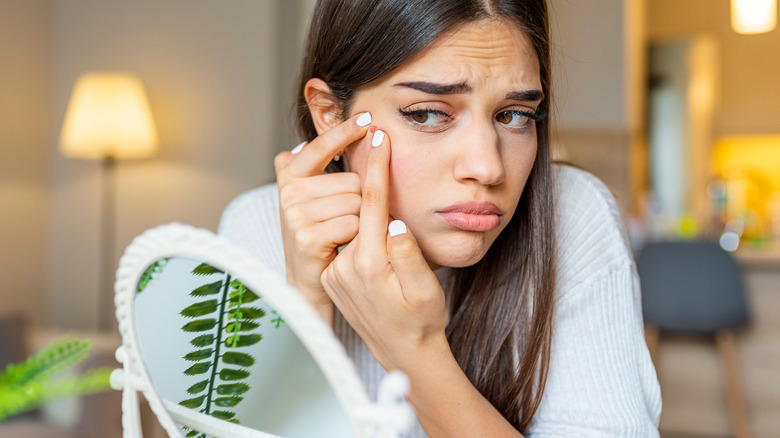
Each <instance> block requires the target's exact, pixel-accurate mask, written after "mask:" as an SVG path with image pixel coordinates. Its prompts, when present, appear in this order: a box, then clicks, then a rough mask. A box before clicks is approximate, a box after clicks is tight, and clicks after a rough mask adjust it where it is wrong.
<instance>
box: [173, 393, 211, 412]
mask: <svg viewBox="0 0 780 438" xmlns="http://www.w3.org/2000/svg"><path fill="white" fill-rule="evenodd" d="M204 400H206V396H205V395H201V396H200V397H195V398H189V399H187V400H182V401H180V402H179V404H180V405H182V406H184V407H185V408H190V409H196V408H199V407H200V406H201V405H202V404H203V401H204Z"/></svg>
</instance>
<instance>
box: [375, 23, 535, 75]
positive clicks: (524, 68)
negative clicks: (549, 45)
mask: <svg viewBox="0 0 780 438" xmlns="http://www.w3.org/2000/svg"><path fill="white" fill-rule="evenodd" d="M402 77H403V78H404V80H406V79H409V78H410V77H413V78H416V80H425V79H431V80H435V81H436V82H448V83H457V82H462V81H466V82H468V83H469V84H470V85H471V86H473V87H475V88H479V86H480V85H485V84H486V83H487V82H491V83H492V84H493V85H495V84H497V83H501V84H504V85H506V86H513V87H519V86H523V87H531V86H533V87H536V88H541V85H540V83H541V80H540V76H539V59H538V57H537V55H536V51H535V50H534V49H533V47H532V46H531V42H530V40H529V39H528V37H527V36H526V35H525V33H524V32H522V31H521V30H520V29H519V28H518V27H517V26H515V25H514V24H512V23H510V22H508V21H506V20H497V19H489V20H488V19H486V20H480V21H476V22H472V23H467V24H464V25H461V26H457V27H456V28H455V29H453V30H452V31H450V32H447V33H446V34H444V35H442V36H441V37H440V38H439V39H437V40H436V41H435V42H434V43H433V45H431V47H429V48H428V49H426V50H424V51H423V52H422V53H420V54H419V55H417V56H416V57H415V58H413V59H412V60H411V61H409V62H407V63H406V64H404V65H403V66H402V67H401V68H399V69H398V70H396V71H395V72H393V73H391V74H390V75H389V77H388V78H386V79H387V81H388V82H389V81H398V80H400V79H401V78H402ZM383 82H385V81H383Z"/></svg>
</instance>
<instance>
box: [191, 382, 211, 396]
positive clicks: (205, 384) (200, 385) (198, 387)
mask: <svg viewBox="0 0 780 438" xmlns="http://www.w3.org/2000/svg"><path fill="white" fill-rule="evenodd" d="M208 386H209V381H208V380H201V381H200V382H198V383H196V384H194V385H192V386H190V387H189V388H187V392H189V393H190V394H197V393H199V392H202V391H203V390H205V389H206V388H207V387H208Z"/></svg>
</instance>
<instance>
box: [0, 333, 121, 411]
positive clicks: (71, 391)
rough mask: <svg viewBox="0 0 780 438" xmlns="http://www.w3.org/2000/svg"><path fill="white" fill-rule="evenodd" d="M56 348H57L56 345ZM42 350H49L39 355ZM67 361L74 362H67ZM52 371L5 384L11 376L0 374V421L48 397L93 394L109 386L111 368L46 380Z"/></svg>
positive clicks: (41, 402) (38, 404) (48, 368)
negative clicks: (0, 378)
mask: <svg viewBox="0 0 780 438" xmlns="http://www.w3.org/2000/svg"><path fill="white" fill-rule="evenodd" d="M60 342H63V341H57V342H55V345H54V346H56V345H57V344H58V343H60ZM55 350H57V349H56V348H55ZM42 353H43V354H50V349H46V350H45V351H43V352H41V353H39V355H40V354H42ZM36 356H38V355H36ZM31 359H32V358H31ZM26 363H27V362H24V363H22V364H20V366H21V367H24V366H26V365H25V364H26ZM66 363H70V364H71V365H72V364H73V363H72V362H70V361H68V362H66ZM6 370H7V369H6ZM52 370H53V368H51V367H47V370H46V372H45V373H43V374H35V377H32V378H29V377H27V378H25V380H24V381H23V382H21V381H19V380H15V381H14V383H13V384H6V382H10V381H11V380H14V379H8V375H7V374H5V373H4V374H3V375H2V376H3V378H2V380H3V382H4V383H2V384H0V421H2V420H4V419H5V418H7V417H9V416H12V415H16V414H19V413H22V412H26V411H29V410H31V409H35V408H37V407H39V406H41V405H43V404H44V403H46V402H48V401H50V400H56V399H61V398H66V397H75V396H79V395H85V394H93V393H96V392H103V391H106V390H109V389H110V386H109V376H110V375H111V372H112V371H113V369H111V368H108V367H105V368H95V369H92V370H90V371H88V372H86V373H84V374H82V375H80V376H69V377H65V378H61V379H56V380H53V381H49V378H50V377H51V376H52ZM24 374H25V375H29V374H27V373H24Z"/></svg>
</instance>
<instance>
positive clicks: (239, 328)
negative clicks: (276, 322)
mask: <svg viewBox="0 0 780 438" xmlns="http://www.w3.org/2000/svg"><path fill="white" fill-rule="evenodd" d="M272 322H273V321H272ZM258 327H260V323H259V322H254V321H250V320H248V319H244V320H241V321H234V322H230V323H228V325H226V326H225V331H226V332H228V333H236V332H250V331H252V330H254V329H256V328H258Z"/></svg>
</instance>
